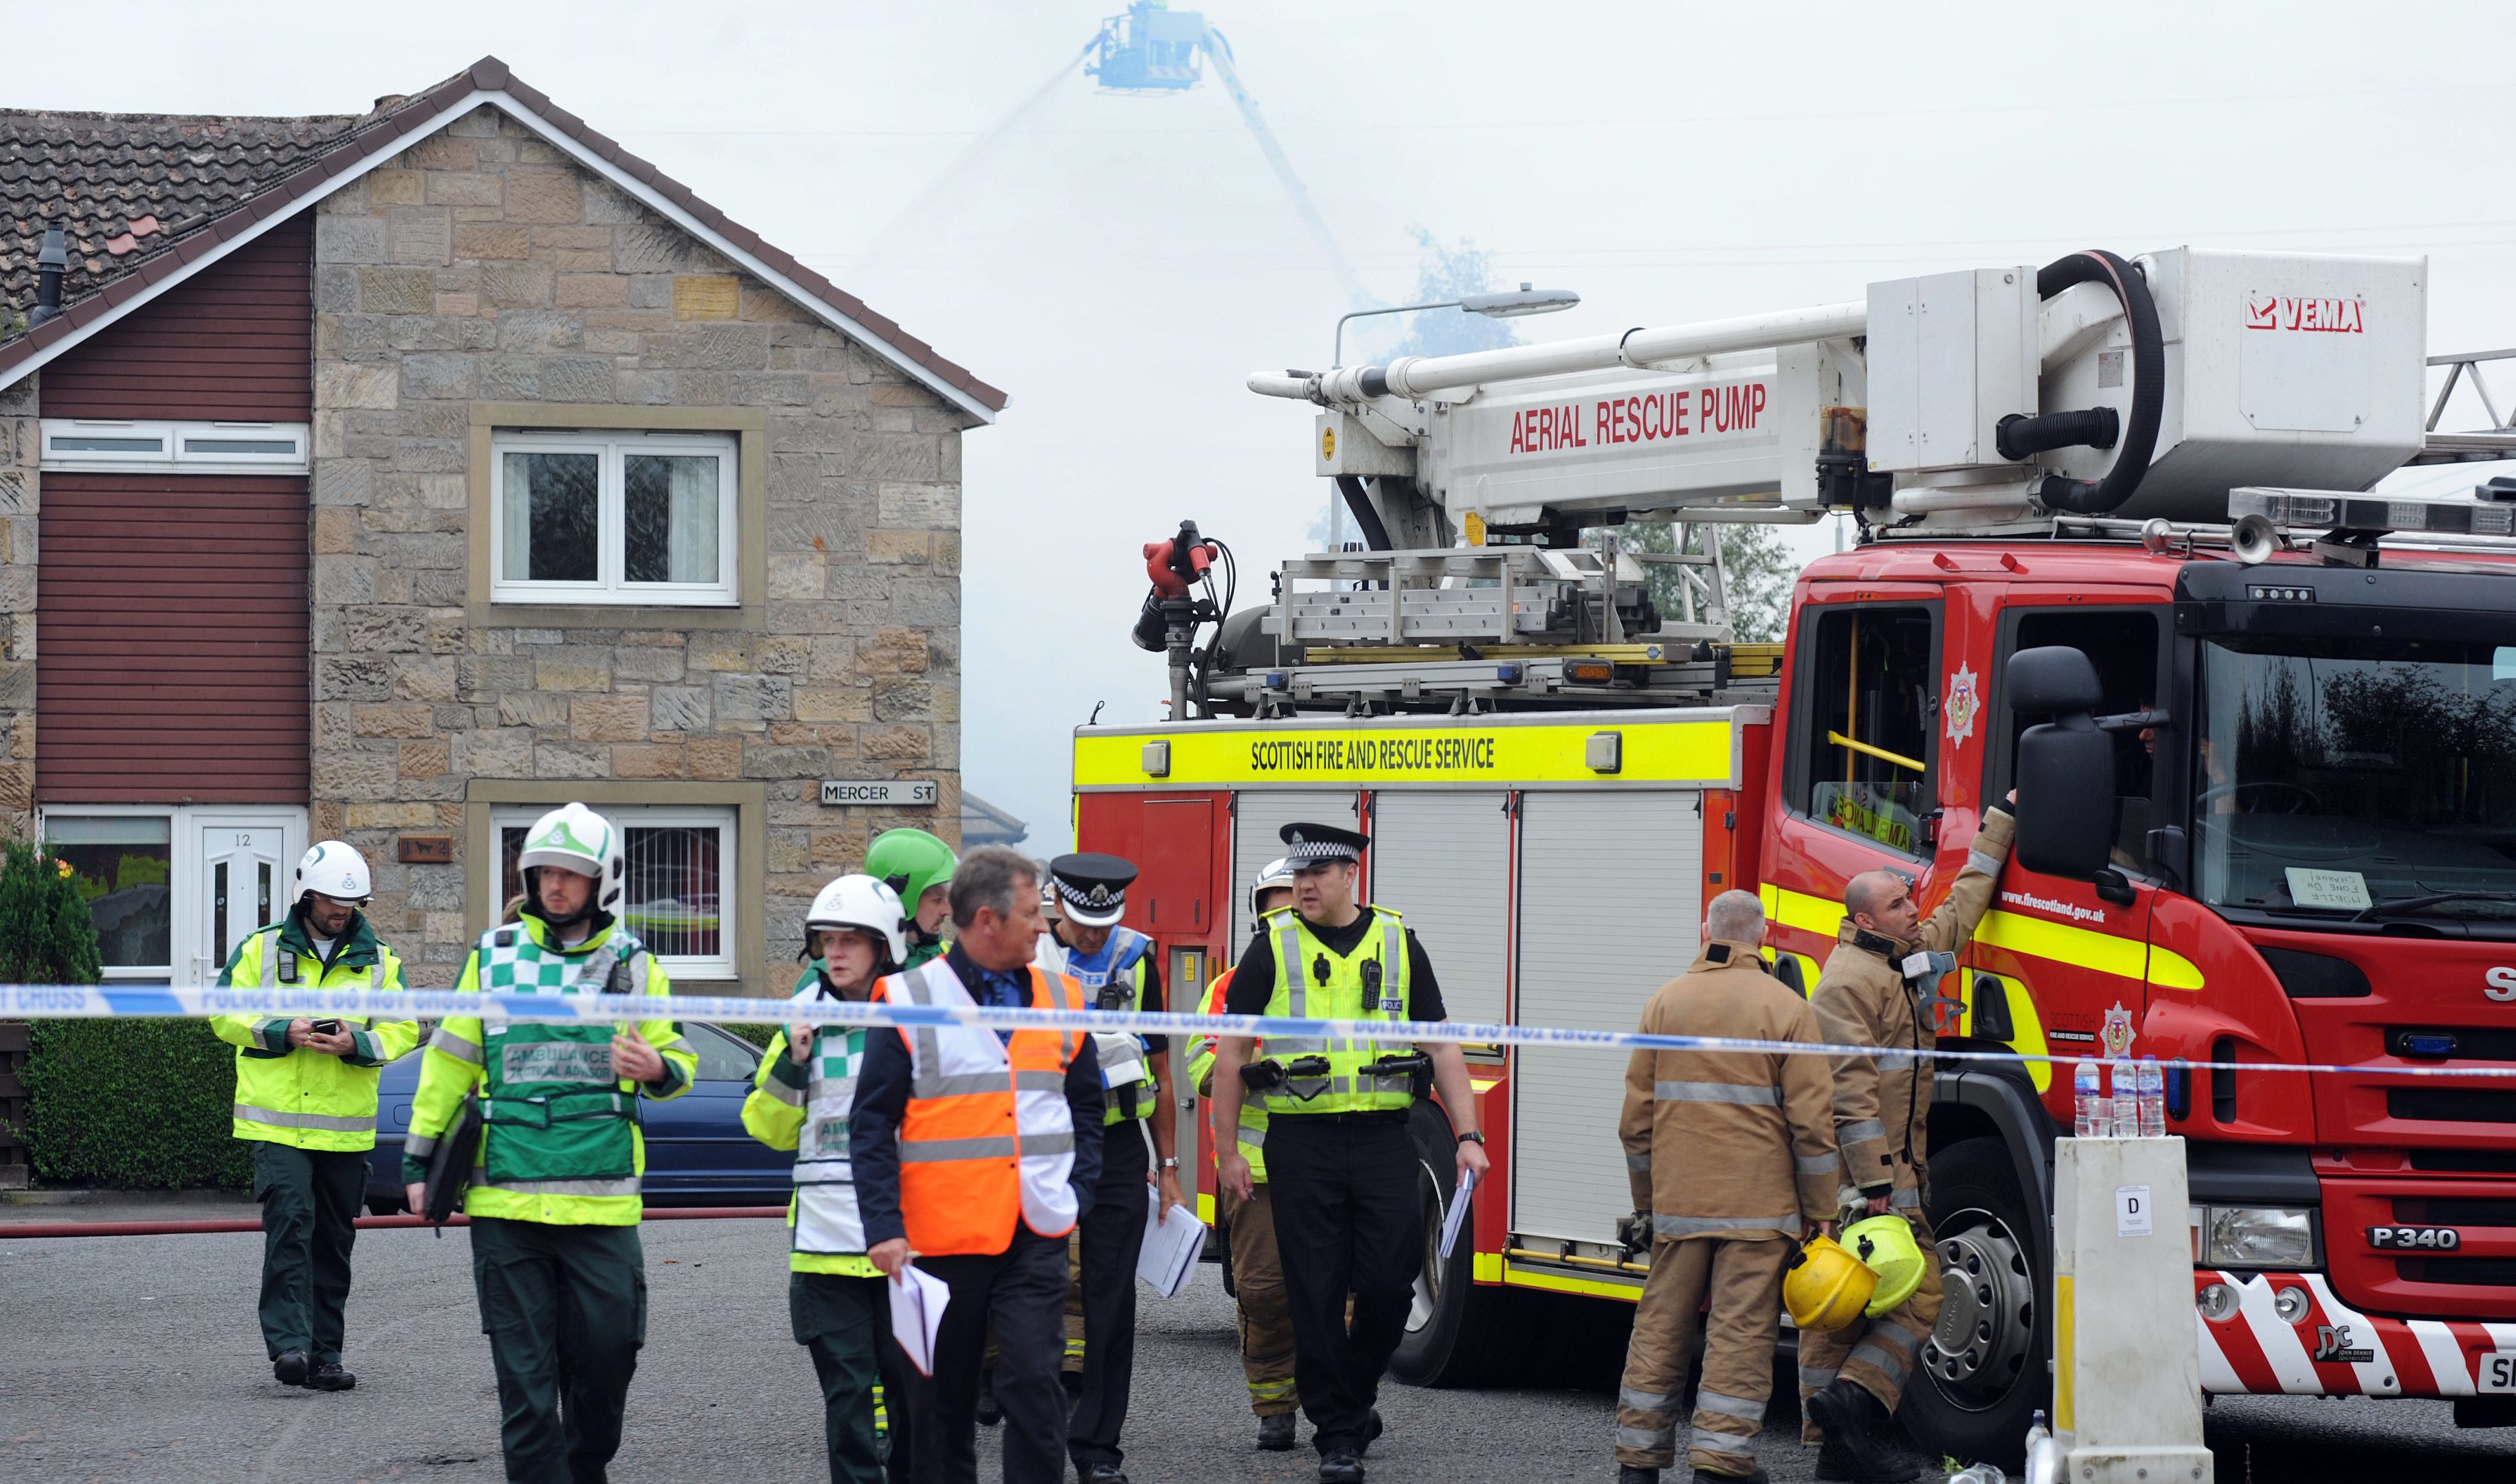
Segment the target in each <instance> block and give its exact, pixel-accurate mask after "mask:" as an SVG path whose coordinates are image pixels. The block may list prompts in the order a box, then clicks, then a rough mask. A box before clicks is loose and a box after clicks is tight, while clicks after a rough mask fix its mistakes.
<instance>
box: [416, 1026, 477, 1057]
mask: <svg viewBox="0 0 2516 1484" xmlns="http://www.w3.org/2000/svg"><path fill="white" fill-rule="evenodd" d="M428 1049H429V1050H430V1051H442V1052H444V1053H445V1054H446V1055H448V1056H451V1057H453V1058H454V1059H455V1060H457V1061H468V1062H470V1063H472V1065H474V1066H481V1065H482V1064H483V1060H482V1055H481V1046H480V1043H478V1042H475V1041H467V1040H465V1039H463V1038H462V1037H461V1036H458V1035H456V1034H454V1033H453V1032H452V1031H449V1030H447V1029H446V1028H445V1027H444V1026H443V1025H440V1026H438V1028H437V1030H436V1031H435V1033H433V1034H432V1035H430V1036H429V1038H428Z"/></svg>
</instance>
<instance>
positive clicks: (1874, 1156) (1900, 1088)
mask: <svg viewBox="0 0 2516 1484" xmlns="http://www.w3.org/2000/svg"><path fill="white" fill-rule="evenodd" d="M2009 802H2010V803H2011V804H2016V803H2017V802H2018V795H2017V793H2016V792H2015V791H2012V792H2011V794H2010V796H2009ZM2013 826H2014V821H2013V820H2012V819H2011V817H2010V815H2009V813H2008V811H2007V810H2005V809H2002V808H1998V807H1994V808H1992V809H1991V810H1990V811H1988V812H1987V813H1986V814H1985V815H1984V818H1983V829H1982V831H1981V832H1980V833H1978V834H1977V835H1976V836H1975V838H1974V842H1973V844H1972V845H1968V846H1967V849H1966V863H1965V869H1964V870H1963V871H1961V872H1959V873H1958V874H1957V879H1956V881H1955V882H1954V883H1952V884H1951V885H1950V887H1949V894H1948V899H1947V900H1945V901H1943V902H1941V903H1940V905H1939V908H1938V910H1937V911H1935V912H1933V913H1932V914H1931V915H1930V917H1929V918H1927V919H1925V918H1924V917H1923V916H1922V914H1921V910H1920V908H1919V907H1917V906H1916V905H1915V903H1914V901H1913V893H1912V889H1911V888H1910V887H1909V886H1907V885H1906V882H1905V878H1903V877H1902V876H1899V875H1897V874H1896V873H1894V872H1892V871H1865V872H1863V873H1862V874H1861V875H1859V876H1856V877H1854V878H1853V879H1852V880H1851V882H1850V883H1848V884H1847V885H1846V886H1845V887H1844V891H1843V911H1844V919H1843V925H1842V927H1840V928H1838V929H1837V930H1836V933H1835V946H1834V951H1833V952H1832V953H1830V954H1828V955H1827V956H1826V961H1825V969H1824V972H1823V973H1821V974H1819V975H1818V981H1817V988H1816V989H1815V990H1814V991H1813V992H1812V993H1811V994H1810V996H1809V1003H1810V1005H1811V1008H1813V1009H1814V1010H1816V1011H1817V1018H1818V1025H1819V1027H1820V1028H1821V1029H1822V1030H1823V1031H1824V1033H1825V1039H1826V1040H1827V1041H1829V1042H1832V1043H1833V1044H1835V1045H1837V1046H1879V1047H1910V1048H1911V1049H1912V1051H1913V1052H1914V1053H1915V1054H1913V1055H1911V1056H1898V1057H1895V1058H1892V1059H1891V1060H1890V1061H1889V1063H1888V1064H1887V1065H1885V1066H1881V1065H1880V1064H1879V1063H1878V1061H1877V1059H1876V1058H1874V1057H1869V1056H1845V1057H1840V1058H1837V1059H1836V1061H1835V1064H1834V1133H1835V1141H1836V1143H1837V1144H1838V1145H1840V1146H1841V1148H1842V1151H1843V1171H1844V1175H1843V1177H1844V1180H1845V1183H1846V1185H1847V1186H1850V1187H1853V1188H1855V1189H1857V1191H1858V1194H1857V1196H1852V1197H1850V1198H1849V1199H1848V1201H1847V1204H1848V1205H1856V1206H1857V1207H1858V1208H1860V1209H1861V1211H1862V1212H1863V1213H1864V1214H1865V1215H1867V1216H1883V1215H1885V1214H1887V1213H1888V1212H1894V1213H1895V1214H1896V1215H1898V1216H1903V1217H1905V1218H1906V1219H1907V1220H1908V1221H1910V1222H1912V1223H1913V1237H1914V1241H1915V1243H1916V1245H1918V1246H1919V1247H1920V1248H1921V1249H1922V1250H1923V1251H1924V1252H1928V1251H1930V1249H1931V1230H1930V1224H1929V1222H1928V1221H1927V1220H1926V1219H1925V1218H1924V1216H1923V1215H1922V1188H1923V1184H1924V1182H1925V1179H1926V1178H1927V1175H1926V1170H1925V1165H1926V1159H1927V1154H1928V1146H1927V1144H1926V1142H1925V1135H1926V1123H1927V1121H1928V1119H1929V1118H1930V1115H1931V1054H1930V1053H1931V1049H1932V1048H1933V1047H1934V1046H1936V1045H1938V1036H1937V1035H1936V1034H1935V1026H1934V1023H1933V1022H1934V1018H1935V1017H1934V1014H1933V1010H1935V1009H1937V1007H1936V1006H1935V1005H1934V1004H1932V1003H1930V1002H1932V1001H1934V1000H1936V999H1937V990H1938V984H1939V980H1940V976H1941V975H1942V974H1943V973H1944V972H1946V971H1947V969H1948V964H1949V962H1950V961H1949V960H1947V959H1946V958H1941V959H1938V960H1936V961H1935V960H1934V959H1932V958H1931V957H1930V956H1931V955H1950V954H1953V953H1955V952H1956V951H1957V950H1958V949H1961V948H1963V947H1964V946H1965V944H1966V941H1967V940H1968V939H1969V938H1971V937H1973V936H1974V929H1975V925H1976V924H1978V923H1980V922H1982V921H1983V915H1984V913H1985V911H1986V910H1987V909H1989V908H1990V907H1991V906H1992V886H1993V884H1994V883H1995V881H1997V879H1998V878H1999V876H2000V868H2001V865H2002V863H2003V862H2004V861H2005V860H2006V859H2007V857H2008V854H2009V841H2010V832H2011V830H2012V828H2013ZM1940 1297H1941V1295H1940V1275H1939V1268H1938V1265H1937V1264H1936V1263H1926V1264H1925V1265H1924V1267H1923V1270H1922V1286H1921V1287H1920V1288H1919V1289H1917V1290H1916V1291H1915V1292H1914V1294H1913V1297H1912V1298H1908V1299H1907V1300H1906V1301H1905V1302H1904V1303H1902V1304H1900V1305H1898V1306H1897V1307H1896V1308H1894V1309H1892V1310H1890V1311H1889V1312H1887V1313H1886V1314H1883V1315H1881V1316H1880V1317H1878V1318H1876V1319H1871V1320H1864V1321H1861V1322H1857V1323H1855V1324H1853V1325H1852V1326H1851V1327H1850V1328H1848V1329H1844V1330H1840V1331H1835V1332H1831V1333H1820V1334H1814V1335H1803V1336H1801V1337H1800V1357H1799V1363H1800V1397H1801V1403H1802V1413H1803V1416H1804V1418H1805V1425H1804V1428H1803V1436H1805V1435H1806V1431H1807V1430H1808V1429H1812V1428H1813V1429H1815V1430H1816V1431H1818V1432H1819V1433H1821V1434H1822V1437H1821V1439H1820V1441H1821V1442H1822V1448H1821V1451H1820V1452H1819V1455H1818V1469H1817V1473H1818V1477H1819V1478H1821V1479H1842V1480H1853V1481H1861V1484H1884V1481H1901V1480H1906V1479H1910V1478H1912V1477H1914V1474H1915V1470H1914V1469H1913V1468H1912V1467H1911V1466H1910V1465H1909V1464H1907V1463H1903V1462H1901V1461H1900V1460H1899V1459H1897V1457H1896V1456H1895V1454H1894V1452H1893V1444H1892V1443H1891V1441H1890V1440H1889V1437H1888V1432H1889V1429H1890V1427H1891V1426H1892V1422H1891V1419H1892V1417H1893V1414H1894V1413H1895V1411H1896V1404H1897V1402H1898V1401H1899V1400H1901V1399H1902V1398H1903V1396H1904V1392H1905V1382H1906V1380H1907V1379H1908V1377H1910V1376H1911V1375H1912V1372H1913V1366H1914V1364H1915V1362H1916V1361H1917V1360H1918V1359H1919V1352H1920V1350H1921V1347H1922V1344H1923V1342H1924V1341H1925V1340H1929V1339H1930V1336H1931V1330H1932V1327H1933V1326H1935V1325H1936V1324H1938V1323H1939V1317H1940Z"/></svg>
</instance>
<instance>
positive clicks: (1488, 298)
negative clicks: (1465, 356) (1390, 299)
mask: <svg viewBox="0 0 2516 1484" xmlns="http://www.w3.org/2000/svg"><path fill="white" fill-rule="evenodd" d="M1580 302H1581V296H1580V295H1578V294H1575V293H1573V292H1572V290H1571V289H1540V288H1531V286H1530V285H1528V284H1526V283H1524V284H1522V285H1521V286H1520V287H1519V288H1517V289H1505V290H1503V291H1501V292H1499V293H1492V294H1463V295H1461V296H1460V297H1458V298H1456V299H1437V300H1435V301H1433V302H1432V303H1431V304H1400V305H1392V306H1390V307H1389V308H1387V309H1356V310H1355V311H1354V312H1352V313H1350V314H1340V315H1338V316H1337V326H1336V356H1335V359H1333V360H1331V361H1330V362H1329V363H1328V364H1329V365H1331V366H1342V365H1344V364H1345V323H1346V321H1347V320H1349V319H1362V318H1365V317H1367V316H1369V315H1373V314H1412V313H1414V312H1415V311H1417V310H1418V309H1457V310H1459V311H1460V312H1462V313H1467V314H1483V315H1485V316H1486V317H1487V318H1489V319H1517V318H1519V317H1520V316H1521V315H1524V314H1552V313H1555V312H1557V311H1558V310H1561V309H1571V308H1572V307H1573V306H1574V305H1576V304H1579V303H1580Z"/></svg>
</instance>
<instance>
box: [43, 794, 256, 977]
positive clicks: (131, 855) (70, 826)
mask: <svg viewBox="0 0 2516 1484" xmlns="http://www.w3.org/2000/svg"><path fill="white" fill-rule="evenodd" d="M37 832H38V834H39V836H40V838H41V839H42V840H43V842H44V854H45V856H46V858H48V859H51V860H57V861H60V862H62V863H63V864H64V865H66V866H68V867H69V868H70V873H71V880H72V881H73V882H74V883H75V884H76V886H77V887H78V893H79V895H80V896H81V897H82V898H84V899H85V900H86V902H87V907H88V913H89V915H90V916H91V917H92V918H93V919H94V920H95V923H96V934H97V948H98V950H99V957H100V958H101V959H102V960H103V961H104V970H105V980H106V981H107V982H109V983H139V984H174V985H185V986H193V985H206V984H215V983H217V982H218V977H219V970H220V969H223V968H225V967H226V966H227V961H228V958H229V956H230V955H231V954H232V953H233V952H234V951H235V946H236V944H238V943H240V942H242V941H243V940H244V939H245V937H246V936H247V935H249V934H250V933H252V932H253V930H254V929H255V928H257V927H263V926H265V925H267V924H271V923H275V922H277V921H279V920H280V919H281V918H282V917H284V916H286V915H287V913H288V908H289V904H290V903H291V902H293V901H294V900H296V889H295V888H296V871H297V859H298V857H299V856H301V855H303V854H305V853H306V811H305V810H304V809H301V808H294V807H289V806H285V805H272V806H264V805H253V804H219V805H210V804H204V805H200V806H197V807H172V806H165V805H152V804H47V805H45V807H44V810H43V814H42V817H41V819H40V821H39V822H38V826H37Z"/></svg>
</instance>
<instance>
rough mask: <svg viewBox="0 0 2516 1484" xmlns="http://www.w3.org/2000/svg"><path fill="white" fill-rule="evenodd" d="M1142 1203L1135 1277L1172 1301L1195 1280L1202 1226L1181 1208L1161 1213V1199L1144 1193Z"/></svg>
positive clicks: (1202, 1242)
mask: <svg viewBox="0 0 2516 1484" xmlns="http://www.w3.org/2000/svg"><path fill="white" fill-rule="evenodd" d="M1146 1194H1147V1196H1148V1197H1149V1199H1148V1200H1147V1201H1146V1202H1145V1247H1144V1251H1143V1252H1142V1253H1141V1254H1140V1255H1139V1256H1138V1257H1137V1258H1136V1276H1137V1277H1138V1278H1141V1279H1143V1280H1144V1282H1145V1283H1146V1285H1147V1286H1148V1287H1150V1288H1152V1289H1153V1292H1154V1293H1156V1294H1159V1295H1161V1296H1162V1297H1163V1298H1178V1297H1179V1296H1180V1294H1181V1293H1182V1292H1184V1291H1185V1290H1186V1289H1187V1288H1188V1286H1189V1281H1190V1280H1191V1279H1193V1278H1195V1276H1196V1264H1197V1259H1198V1258H1199V1257H1203V1256H1204V1254H1205V1223H1204V1222H1203V1221H1200V1220H1198V1219H1197V1218H1196V1213H1195V1212H1194V1211H1191V1210H1189V1209H1188V1208H1187V1207H1185V1206H1173V1207H1172V1208H1171V1209H1170V1210H1169V1211H1168V1212H1164V1211H1163V1210H1162V1209H1161V1199H1162V1198H1161V1195H1160V1193H1159V1192H1158V1191H1153V1190H1151V1189H1148V1190H1147V1192H1146Z"/></svg>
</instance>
